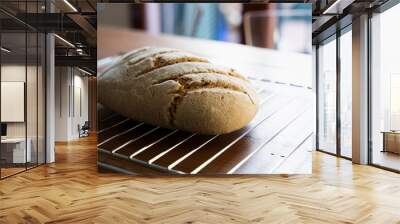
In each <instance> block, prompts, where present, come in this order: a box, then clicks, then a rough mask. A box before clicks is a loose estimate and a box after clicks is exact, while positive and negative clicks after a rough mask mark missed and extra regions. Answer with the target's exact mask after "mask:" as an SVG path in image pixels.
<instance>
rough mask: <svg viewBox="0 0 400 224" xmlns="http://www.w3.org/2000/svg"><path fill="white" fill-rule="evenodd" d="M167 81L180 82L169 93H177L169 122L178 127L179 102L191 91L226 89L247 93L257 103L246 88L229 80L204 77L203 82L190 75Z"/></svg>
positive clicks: (171, 105)
mask: <svg viewBox="0 0 400 224" xmlns="http://www.w3.org/2000/svg"><path fill="white" fill-rule="evenodd" d="M166 81H175V82H177V83H179V88H178V90H175V91H173V92H170V93H169V94H176V96H175V97H174V98H173V99H172V101H171V103H170V105H169V107H168V113H169V123H170V125H171V126H172V127H176V126H175V115H176V111H177V108H178V106H179V104H180V103H181V102H182V100H183V99H184V97H185V96H186V95H187V94H188V93H190V92H194V91H198V90H206V89H225V90H230V91H235V92H239V93H242V94H245V95H247V97H249V100H250V101H251V103H252V104H256V101H255V100H254V99H253V98H252V97H251V95H250V94H249V93H248V92H247V91H246V90H244V88H240V87H239V86H236V85H232V84H229V83H227V82H222V81H218V80H217V81H215V80H204V79H202V80H201V82H193V80H192V79H190V78H188V77H177V78H175V79H169V80H165V82H166ZM160 84H162V83H159V84H155V85H160Z"/></svg>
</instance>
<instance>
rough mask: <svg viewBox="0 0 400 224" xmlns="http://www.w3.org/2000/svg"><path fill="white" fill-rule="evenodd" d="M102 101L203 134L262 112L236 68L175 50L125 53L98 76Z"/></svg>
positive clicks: (218, 131)
mask: <svg viewBox="0 0 400 224" xmlns="http://www.w3.org/2000/svg"><path fill="white" fill-rule="evenodd" d="M98 97H99V99H98V100H99V102H100V103H102V104H103V105H105V106H106V107H108V108H110V109H112V110H114V111H116V112H119V113H121V114H122V115H124V116H126V117H129V118H132V119H134V120H138V121H142V122H146V123H150V124H153V125H157V126H160V127H165V128H171V129H175V128H177V129H181V130H185V131H189V132H195V133H200V134H224V133H229V132H232V131H235V130H237V129H240V128H242V127H243V126H245V125H246V124H247V123H249V122H250V121H251V120H252V119H253V117H254V116H255V114H256V112H257V107H258V99H257V94H256V92H255V90H254V89H253V88H252V87H251V85H250V83H249V81H248V80H247V79H246V78H245V77H244V76H242V75H240V74H239V73H237V72H236V71H234V70H233V69H227V68H224V67H221V66H217V65H214V64H211V63H210V62H209V61H208V60H207V59H205V58H201V57H198V56H195V55H193V54H190V53H187V52H183V51H180V50H175V49H167V48H154V47H146V48H141V49H138V50H135V51H133V52H131V53H128V54H125V55H124V56H123V57H122V59H120V60H119V61H118V62H116V63H115V64H114V65H112V66H111V67H110V68H109V69H108V70H107V71H105V72H104V73H102V74H100V75H99V78H98Z"/></svg>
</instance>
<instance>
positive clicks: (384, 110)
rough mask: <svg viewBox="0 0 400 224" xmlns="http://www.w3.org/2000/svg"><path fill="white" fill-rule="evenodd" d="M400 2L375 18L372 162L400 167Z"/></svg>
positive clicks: (398, 168)
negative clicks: (399, 25)
mask: <svg viewBox="0 0 400 224" xmlns="http://www.w3.org/2000/svg"><path fill="white" fill-rule="evenodd" d="M398 21H400V5H396V6H394V7H393V8H391V9H389V10H387V11H384V12H383V13H381V14H376V15H374V17H373V18H372V21H371V22H372V35H373V36H372V47H373V48H372V52H373V54H372V77H371V79H372V80H371V87H372V90H371V91H372V92H371V96H372V99H371V104H372V107H371V108H372V111H371V120H372V125H371V128H372V130H371V132H372V163H373V164H377V165H380V166H384V167H388V168H391V169H395V170H400V111H399V107H400V105H399V102H400V101H399V99H400V83H399V82H400V63H399V52H400V43H399V41H398V40H400V32H398V29H394V27H398Z"/></svg>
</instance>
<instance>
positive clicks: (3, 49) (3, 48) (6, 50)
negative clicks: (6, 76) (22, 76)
mask: <svg viewBox="0 0 400 224" xmlns="http://www.w3.org/2000/svg"><path fill="white" fill-rule="evenodd" d="M0 49H1V50H2V51H4V52H6V53H10V52H11V50H8V49H7V48H5V47H1V48H0Z"/></svg>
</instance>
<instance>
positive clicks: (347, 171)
mask: <svg viewBox="0 0 400 224" xmlns="http://www.w3.org/2000/svg"><path fill="white" fill-rule="evenodd" d="M56 156H57V162H56V163H55V164H51V165H46V166H41V167H39V168H36V169H33V170H29V171H27V172H25V173H22V174H19V175H16V176H13V177H10V178H7V179H5V180H2V181H0V202H1V203H0V223H41V222H48V223H251V222H252V223H400V212H399V211H400V200H399V198H400V175H399V174H395V173H391V172H388V171H384V170H380V169H378V168H374V167H368V166H358V165H352V164H351V163H350V162H349V161H347V160H343V159H337V158H335V157H333V156H329V155H326V154H323V153H317V152H315V153H314V159H313V160H314V164H313V172H314V174H313V175H293V176H282V175H271V176H237V177H229V178H225V177H184V178H179V177H165V178H154V177H153V178H146V177H129V176H124V175H120V174H111V173H110V174H98V173H97V171H96V140H95V138H93V137H91V138H86V139H84V140H81V141H77V142H71V143H69V144H58V145H57V153H56Z"/></svg>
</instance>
